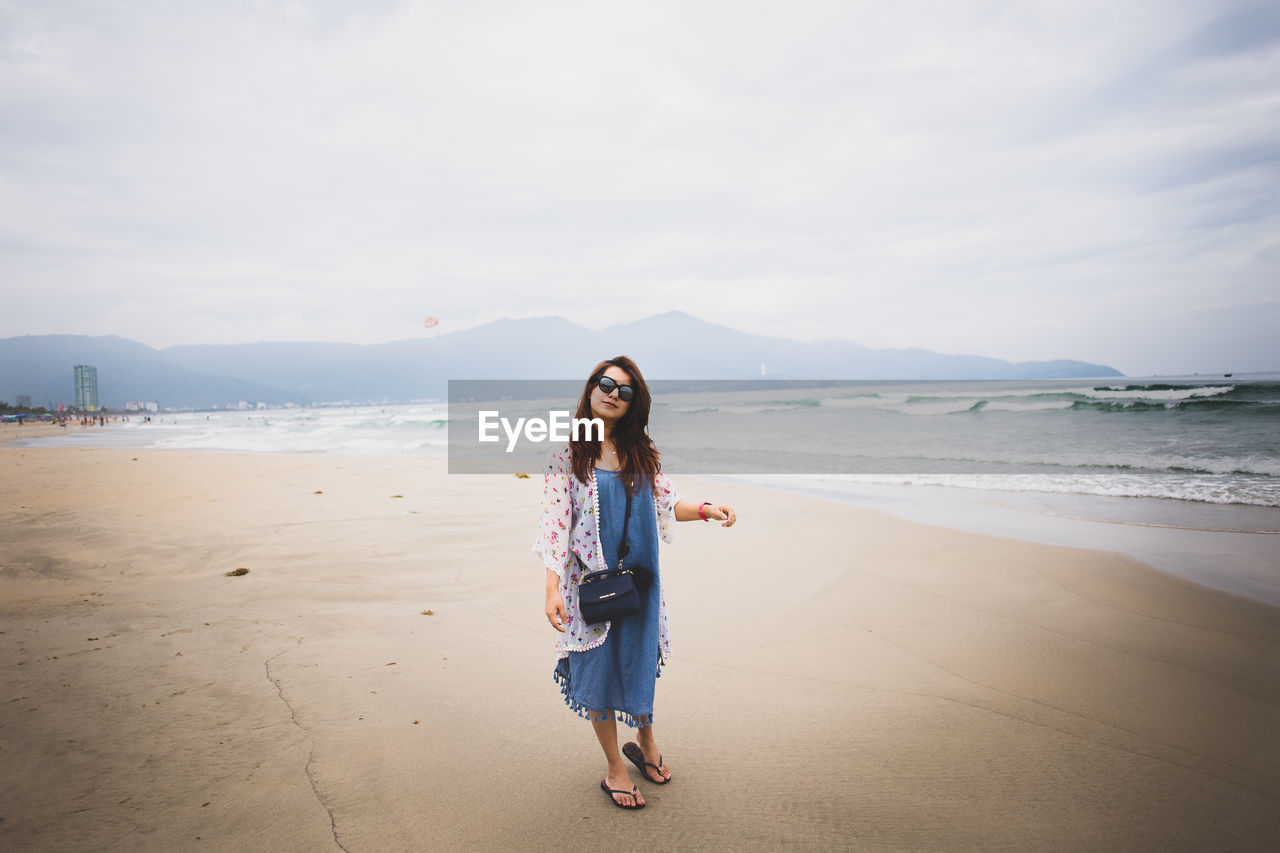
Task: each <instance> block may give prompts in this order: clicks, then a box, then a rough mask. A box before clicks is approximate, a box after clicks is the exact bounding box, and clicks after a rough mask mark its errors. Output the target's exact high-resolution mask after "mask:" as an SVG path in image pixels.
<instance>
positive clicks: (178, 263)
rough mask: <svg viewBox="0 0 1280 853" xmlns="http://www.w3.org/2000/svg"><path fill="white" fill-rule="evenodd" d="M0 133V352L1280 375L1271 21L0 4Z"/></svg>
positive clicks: (1104, 11)
mask: <svg viewBox="0 0 1280 853" xmlns="http://www.w3.org/2000/svg"><path fill="white" fill-rule="evenodd" d="M0 133H2V134H3V137H2V139H3V141H2V143H0V146H2V147H0V199H3V201H2V202H0V288H2V290H0V297H2V302H0V337H9V336H14V335H22V334H45V333H79V334H116V335H122V336H124V337H129V338H133V339H135V340H138V341H141V342H143V343H146V344H149V345H151V346H156V347H164V346H169V345H172V344H176V343H223V342H225V343H237V342H246V341H258V340H326V341H352V342H357V343H374V342H381V341H390V340H401V339H404V338H410V337H414V336H418V335H422V334H429V333H427V332H424V330H423V329H422V321H423V318H424V317H426V316H427V315H436V316H438V317H440V320H441V325H440V330H441V332H442V333H447V332H448V331H451V330H457V329H460V328H465V327H468V326H474V325H477V324H480V323H483V322H487V321H490V320H493V319H497V318H499V317H504V316H507V317H523V316H540V315H547V314H559V315H561V316H563V317H566V318H568V319H570V320H573V321H575V322H578V323H581V324H583V325H586V326H589V327H592V328H601V327H603V326H606V325H609V324H611V323H615V322H619V321H626V320H629V319H638V318H640V317H644V316H648V315H651V314H656V313H660V312H663V311H668V310H671V309H681V310H684V311H688V312H690V313H692V314H695V315H697V316H699V317H702V318H703V319H706V320H710V321H713V322H718V323H724V324H727V325H730V326H733V327H736V328H739V329H742V330H744V331H749V332H756V333H769V334H776V335H780V336H786V337H795V338H800V339H804V340H820V339H824V338H844V339H849V340H854V341H857V342H859V343H863V344H866V345H869V346H876V347H890V346H892V347H909V346H918V347H924V348H926V349H932V350H936V351H940V352H963V353H972V354H979V355H988V356H994V357H998V358H1007V359H1011V360H1027V359H1044V358H1080V359H1085V360H1090V361H1099V362H1105V363H1108V364H1111V365H1113V366H1115V367H1118V368H1119V369H1121V370H1123V371H1126V372H1129V373H1134V374H1139V373H1153V372H1159V373H1173V372H1191V371H1218V370H1223V371H1225V370H1237V371H1244V370H1257V369H1280V145H1278V143H1277V140H1280V6H1277V4H1275V3H1274V2H1264V3H1233V2H1216V0H1215V2H1208V1H1207V0H1201V2H1178V1H1177V0H1149V1H1148V0H1136V1H1131V0H1121V2H1117V0H1105V2H1088V0H1083V1H1082V0H1070V1H1069V2H1068V0H1062V2H1015V3H1010V2H1008V0H996V2H988V3H974V2H953V0H927V2H892V3H887V2H883V0H878V2H874V3H873V2H865V3H858V2H847V0H846V2H831V3H795V2H793V3H787V4H782V3H776V2H775V3H752V2H742V0H737V1H736V2H732V3H730V2H711V3H700V2H690V0H681V2H674V3H661V2H651V0H647V2H645V3H632V4H628V5H626V6H623V5H621V4H611V3H601V2H582V3H556V2H537V3H532V2H529V3H489V2H470V3H408V2H405V3H392V2H368V0H363V2H360V3H349V2H338V1H337V0H330V2H320V3H300V2H295V3H261V4H259V3H251V2H226V3H204V2H190V3H181V2H145V0H129V2H117V3H108V2H91V3H75V2H62V0H60V2H56V3H50V2H44V0H32V2H3V0H0ZM675 343H676V345H679V346H683V347H687V348H688V350H689V353H690V358H696V357H697V342H696V341H680V342H675Z"/></svg>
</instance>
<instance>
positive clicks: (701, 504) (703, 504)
mask: <svg viewBox="0 0 1280 853" xmlns="http://www.w3.org/2000/svg"><path fill="white" fill-rule="evenodd" d="M704 506H711V501H703V502H702V503H700V504H698V515H700V516H702V520H703V521H710V520H711V519H709V518H707V514H706V513H705V512H703V511H702V508H703V507H704Z"/></svg>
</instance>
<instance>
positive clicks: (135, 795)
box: [0, 434, 1280, 851]
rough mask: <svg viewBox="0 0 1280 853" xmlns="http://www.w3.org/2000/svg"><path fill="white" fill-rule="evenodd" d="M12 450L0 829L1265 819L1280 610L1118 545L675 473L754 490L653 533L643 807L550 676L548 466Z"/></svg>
mask: <svg viewBox="0 0 1280 853" xmlns="http://www.w3.org/2000/svg"><path fill="white" fill-rule="evenodd" d="M11 435H12V434H10V436H11ZM4 438H6V436H5V435H3V434H0V440H3V439H4ZM0 464H2V465H3V471H4V481H3V482H4V494H3V498H2V499H0V649H3V654H2V655H0V670H2V673H3V676H2V677H3V684H4V692H3V695H2V696H0V768H3V769H2V770H0V808H2V811H0V847H2V848H4V849H6V850H41V851H50V850H55V851H62V850H66V851H72V850H76V851H79V850H155V851H173V850H190V849H203V850H227V851H232V850H237V851H239V850H273V851H314V850H330V849H332V850H339V849H341V850H348V851H399V850H404V851H409V850H452V849H480V850H498V849H529V850H545V849H552V848H556V849H568V850H586V849H592V850H615V849H616V850H638V849H645V850H676V849H680V850H697V849H716V850H776V849H787V850H827V849H847V850H1011V851H1028V850H1151V851H1157V850H1159V851H1169V850H1188V851H1190V850H1196V851H1200V850H1246V851H1248V850H1259V851H1263V850H1275V849H1280V609H1277V608H1275V607H1271V606H1268V605H1266V604H1263V603H1261V602H1257V601H1252V600H1249V599H1245V598H1241V597H1236V596H1233V595H1230V594H1227V593H1225V592H1218V591H1214V590H1210V589H1208V588H1205V587H1201V586H1197V585H1195V584H1193V583H1190V582H1188V581H1187V580H1184V579H1179V578H1176V577H1173V576H1171V575H1166V574H1163V573H1161V572H1159V571H1156V570H1154V569H1152V568H1150V567H1148V566H1145V565H1143V564H1141V563H1139V562H1137V561H1135V560H1133V559H1131V558H1128V557H1123V556H1119V555H1116V554H1112V553H1108V552H1105V551H1094V550H1083V549H1074V548H1066V547H1057V546H1051V545H1041V544H1031V543H1026V542H1018V541H1013V540H1010V539H1001V538H997V537H993V536H984V535H978V534H974V533H965V532H959V531H953V530H946V529H942V528H936V527H929V526H925V525H921V524H916V523H911V522H907V521H903V520H900V519H898V518H896V517H894V516H892V515H890V514H888V513H885V512H881V511H876V510H868V509H861V508H857V507H852V506H846V505H840V504H837V503H834V502H829V501H824V500H820V499H817V498H810V497H804V496H800V495H794V494H785V493H780V492H772V491H767V490H761V489H754V488H751V487H748V486H744V485H737V484H726V483H715V484H710V483H706V482H701V481H698V480H696V479H694V478H687V477H681V476H680V475H679V472H676V471H672V472H670V473H671V474H672V476H673V479H674V480H675V483H676V486H677V488H678V489H679V490H680V491H681V493H682V494H685V495H687V496H690V497H696V498H698V499H703V498H704V496H705V498H706V499H712V498H714V499H715V500H717V501H721V502H727V503H731V504H733V505H734V506H735V507H736V509H737V511H738V514H739V516H740V519H741V520H740V523H739V524H738V525H737V526H736V527H735V528H733V529H732V530H730V531H725V530H719V529H713V528H712V526H710V525H703V524H700V523H688V524H683V525H681V526H680V529H679V530H678V532H677V536H676V542H675V544H673V545H671V546H664V550H663V557H662V560H663V562H662V569H663V575H664V578H665V580H666V595H667V600H668V604H669V608H670V618H671V630H672V641H673V647H674V659H673V660H672V662H671V665H670V666H668V667H667V668H666V669H665V670H664V672H663V677H662V678H661V680H660V681H659V682H658V687H657V705H656V720H657V731H658V733H659V742H660V743H661V745H662V748H663V750H664V755H665V758H666V760H667V763H668V764H669V765H670V767H671V769H672V772H673V774H674V777H675V778H674V780H673V782H672V783H671V784H670V785H668V786H666V787H656V786H653V785H651V784H649V785H646V784H644V783H641V787H642V790H643V791H644V794H645V797H646V799H647V800H648V802H649V805H648V807H647V808H646V809H645V810H644V811H642V812H638V813H628V812H623V811H620V810H618V809H615V808H613V807H612V806H611V805H610V804H609V802H608V801H607V800H606V799H605V797H604V796H603V794H601V792H600V791H599V788H598V787H597V786H598V783H599V780H600V778H601V777H602V775H603V771H604V763H603V760H602V758H601V756H600V754H599V748H598V747H597V745H596V744H595V741H594V738H593V736H592V734H591V732H590V729H589V726H588V724H587V723H585V722H584V721H583V720H581V719H579V718H577V717H575V716H573V715H572V714H570V713H569V711H568V710H567V709H566V708H565V707H564V705H563V704H562V700H561V697H560V694H559V692H558V689H557V687H556V685H555V684H554V683H553V682H552V679H551V671H552V667H553V665H554V662H555V658H554V653H553V651H552V634H551V630H550V628H549V627H548V626H547V624H546V620H545V618H544V617H543V615H542V590H543V575H542V569H541V567H540V566H539V564H538V562H537V559H536V557H535V556H534V555H533V554H532V553H531V552H530V550H529V547H530V544H531V543H532V540H533V537H534V535H535V532H536V522H537V519H536V511H537V499H538V495H539V493H540V490H541V480H540V478H538V477H536V476H535V477H533V478H531V479H527V480H524V479H517V478H514V477H509V476H448V475H447V474H446V473H445V471H446V464H445V461H444V460H443V459H425V458H406V459H396V458H385V457H384V458H341V457H333V456H320V455H237V454H230V453H223V454H218V453H195V452H182V451H157V450H130V449H81V448H29V447H15V446H7V447H0ZM1081 544H1088V543H1081ZM242 567H243V568H247V569H248V570H249V572H248V574H245V575H243V576H240V577H228V576H227V574H226V573H227V572H229V571H232V570H235V569H237V568H242ZM744 579H745V581H746V582H744ZM633 778H637V780H638V774H633Z"/></svg>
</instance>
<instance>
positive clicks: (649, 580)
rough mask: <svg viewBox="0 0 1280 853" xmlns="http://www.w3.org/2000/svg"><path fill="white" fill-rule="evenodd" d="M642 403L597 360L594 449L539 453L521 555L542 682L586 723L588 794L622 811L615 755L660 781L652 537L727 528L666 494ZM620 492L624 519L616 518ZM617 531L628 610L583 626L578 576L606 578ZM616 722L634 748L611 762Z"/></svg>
mask: <svg viewBox="0 0 1280 853" xmlns="http://www.w3.org/2000/svg"><path fill="white" fill-rule="evenodd" d="M650 402H651V400H650V395H649V388H648V386H647V385H646V384H645V381H644V377H643V376H642V375H641V374H640V368H639V367H637V366H636V363H635V362H634V361H632V360H631V359H630V358H628V357H627V356H625V355H620V356H617V357H616V358H612V359H609V360H607V361H602V362H600V363H599V364H598V365H596V367H595V369H594V370H592V371H591V376H590V377H589V378H588V379H587V383H586V386H585V387H584V388H583V391H582V396H581V397H580V398H579V400H578V410H577V414H576V417H577V418H599V419H600V420H601V421H602V422H603V423H604V436H603V441H601V440H597V439H596V436H597V435H598V432H597V433H595V434H589V435H587V436H582V437H576V438H574V439H573V440H571V441H570V442H569V443H568V444H566V445H564V446H562V447H559V448H556V449H555V450H553V451H551V453H550V454H548V456H547V464H546V468H545V469H544V472H543V474H544V476H543V487H542V510H541V526H540V529H539V535H538V540H537V542H536V543H535V544H534V546H533V550H534V551H535V552H536V553H538V554H539V555H541V557H542V562H543V565H544V567H545V568H546V583H547V589H546V592H547V596H546V616H547V620H548V621H549V622H550V623H551V626H552V627H553V628H555V629H556V630H557V631H559V632H560V634H559V636H558V637H557V639H556V651H557V652H558V653H559V660H558V662H557V663H556V668H555V672H554V674H553V676H554V678H555V681H556V682H557V683H558V684H559V685H560V689H561V692H562V693H563V694H564V697H565V704H567V705H568V706H569V707H570V709H572V710H573V711H574V712H575V713H577V714H578V715H579V716H581V717H585V718H586V719H588V720H590V721H591V725H592V726H593V727H594V729H595V734H596V738H597V739H598V740H599V741H600V746H601V748H602V749H603V750H604V755H605V759H606V760H607V761H608V774H607V775H606V777H605V779H604V781H602V782H601V783H600V787H601V788H602V789H603V790H604V792H605V794H606V796H608V797H609V799H610V800H611V801H612V802H613V804H614V805H616V806H618V807H619V808H623V809H640V808H644V804H645V801H644V796H643V795H641V793H640V790H639V788H638V787H637V786H636V785H635V784H634V783H633V782H632V781H631V778H630V776H629V775H628V774H627V769H626V765H625V764H623V761H622V758H623V756H625V757H626V758H627V759H628V760H629V761H631V762H632V763H633V764H635V766H636V767H637V769H639V771H640V773H641V774H643V776H644V778H645V780H646V781H648V782H650V783H652V784H654V785H665V784H667V783H668V782H670V781H671V771H670V769H669V768H668V767H667V765H666V764H665V763H664V762H663V760H662V752H661V750H659V749H658V744H657V740H656V739H655V737H654V732H653V694H654V686H655V681H656V680H657V678H658V669H659V667H660V666H662V665H664V664H665V663H666V660H667V658H668V656H669V655H670V648H671V647H670V643H669V641H668V639H667V614H666V602H665V600H664V599H663V595H662V579H661V574H660V572H659V571H658V538H659V537H661V538H662V540H663V541H664V542H670V541H671V539H672V534H673V532H674V527H675V524H674V523H675V522H677V521H697V520H699V519H701V520H703V521H711V520H712V519H714V520H716V521H719V522H720V523H721V524H720V526H721V527H732V526H733V524H734V522H735V521H737V514H736V513H735V512H734V511H733V508H732V507H730V506H726V505H716V504H714V503H711V502H710V501H705V502H702V503H700V504H699V503H694V502H693V501H688V500H683V499H682V498H680V496H679V495H677V494H676V491H675V487H674V486H672V484H671V481H670V480H669V479H667V477H666V475H665V474H663V473H662V472H661V465H660V464H659V462H658V455H659V454H658V449H657V448H656V447H655V446H654V444H653V442H652V441H651V440H650V439H649V436H648V434H647V428H648V424H649V406H650ZM628 491H630V493H631V504H630V507H631V511H630V515H629V517H627V518H625V519H624V516H626V515H627V513H626V509H625V508H626V506H627V492H628ZM624 521H625V525H624ZM624 526H625V529H626V530H627V533H626V541H627V546H628V550H627V553H626V558H625V562H624V568H631V569H635V570H637V571H636V575H635V577H636V588H637V591H638V592H639V597H640V611H639V612H638V613H635V614H633V615H630V616H627V617H624V618H621V619H616V620H613V621H610V622H601V623H598V624H591V625H588V624H587V623H586V622H585V620H584V619H583V616H582V613H581V611H580V609H579V606H578V584H579V582H580V581H581V580H582V578H583V576H584V574H587V573H590V572H595V571H603V570H604V569H605V568H606V567H608V568H616V566H617V560H618V553H619V546H620V545H621V544H622V534H623V530H624ZM641 569H644V570H647V571H639V570H641ZM619 719H621V720H622V721H623V722H624V723H625V724H627V725H628V726H631V727H633V728H635V729H637V732H636V741H638V743H636V742H628V743H627V744H626V745H625V746H624V747H623V748H622V751H621V754H619V750H618V732H617V723H616V721H617V720H619Z"/></svg>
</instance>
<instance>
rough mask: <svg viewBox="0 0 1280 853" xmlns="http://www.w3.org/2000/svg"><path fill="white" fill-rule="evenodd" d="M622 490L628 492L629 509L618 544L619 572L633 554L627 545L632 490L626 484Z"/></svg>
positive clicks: (623, 519)
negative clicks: (628, 556) (629, 555)
mask: <svg viewBox="0 0 1280 853" xmlns="http://www.w3.org/2000/svg"><path fill="white" fill-rule="evenodd" d="M622 488H624V489H626V492H627V508H626V510H625V512H626V515H624V516H623V517H622V541H621V542H619V543H618V571H622V561H623V560H625V559H626V557H627V555H628V554H630V553H631V546H630V545H628V544H627V527H628V526H629V525H630V524H631V489H630V488H628V487H627V484H626V483H623V485H622Z"/></svg>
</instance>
